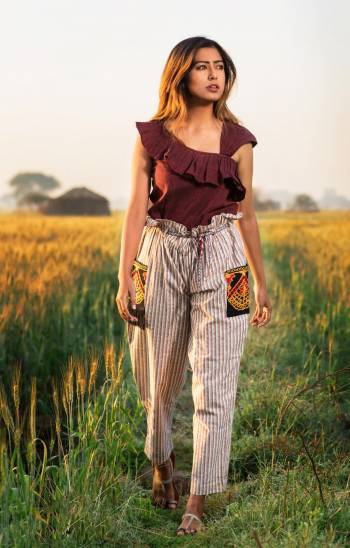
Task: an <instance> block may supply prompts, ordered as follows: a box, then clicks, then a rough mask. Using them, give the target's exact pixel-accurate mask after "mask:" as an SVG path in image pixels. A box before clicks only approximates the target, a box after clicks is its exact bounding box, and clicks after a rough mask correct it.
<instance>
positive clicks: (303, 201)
mask: <svg viewBox="0 0 350 548" xmlns="http://www.w3.org/2000/svg"><path fill="white" fill-rule="evenodd" d="M290 209H291V210H292V211H319V208H318V205H317V203H316V202H315V200H314V199H313V198H312V197H311V196H309V194H297V195H296V196H295V198H294V201H293V203H292V205H291V207H290Z"/></svg>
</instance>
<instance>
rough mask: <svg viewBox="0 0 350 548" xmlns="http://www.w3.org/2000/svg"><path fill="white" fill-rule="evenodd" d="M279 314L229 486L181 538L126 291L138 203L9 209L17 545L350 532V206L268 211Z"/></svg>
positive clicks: (236, 435) (5, 327)
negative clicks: (149, 416) (155, 459)
mask: <svg viewBox="0 0 350 548" xmlns="http://www.w3.org/2000/svg"><path fill="white" fill-rule="evenodd" d="M258 218H259V225H260V229H261V237H262V241H263V251H264V258H265V268H266V276H267V281H268V287H269V294H270V297H271V300H272V304H273V321H272V322H271V323H270V324H269V325H268V326H267V327H266V328H263V329H259V330H257V329H255V328H252V327H251V328H250V331H249V335H248V340H247V344H246V348H245V352H244V356H243V359H242V363H241V372H240V380H239V385H238V393H237V402H236V408H235V417H234V427H233V432H232V448H231V460H230V470H229V486H228V489H227V491H226V492H225V493H218V494H214V495H210V496H209V497H207V501H206V508H205V513H206V518H205V526H206V527H205V529H203V530H202V531H201V532H200V533H199V534H197V535H196V536H194V537H193V536H186V537H176V536H175V530H176V527H177V526H178V524H179V523H180V521H181V514H182V513H183V510H184V507H185V502H186V497H187V495H186V487H188V484H189V475H190V470H191V459H192V412H193V404H192V399H191V377H190V373H189V376H188V382H187V383H186V386H185V388H184V390H183V393H182V394H181V397H180V398H179V400H178V402H177V408H176V413H175V420H174V430H173V432H174V444H175V451H176V454H177V463H178V469H179V476H178V479H179V485H180V480H181V485H183V495H184V496H183V497H182V498H181V504H180V507H179V509H178V510H177V511H176V512H172V513H170V512H168V511H165V510H160V509H155V508H153V506H152V505H151V503H150V477H149V463H148V460H147V458H146V456H145V454H144V453H143V445H144V434H145V428H146V423H145V416H144V413H143V409H142V408H141V405H140V402H139V400H138V396H137V391H136V388H135V384H134V382H133V378H132V374H131V367H130V357H129V353H128V347H127V343H126V337H125V324H124V322H123V321H122V320H121V319H120V317H119V315H118V313H117V310H116V307H115V304H114V299H115V295H116V292H117V265H118V253H119V249H118V248H119V239H120V227H121V223H122V217H121V216H120V215H113V216H112V217H110V218H108V217H104V218H92V217H84V218H74V217H68V218H62V217H41V216H35V215H15V214H8V215H5V214H4V215H1V216H0V239H1V244H2V245H1V249H0V259H1V264H2V265H3V267H2V270H1V271H0V276H1V281H2V284H1V289H0V300H1V301H0V302H1V308H0V341H1V345H0V372H1V382H0V486H1V498H0V516H1V522H0V523H1V525H0V545H1V546H24V545H25V546H41V545H42V546H60V547H61V546H72V547H76V546H102V545H104V546H139V547H141V546H142V547H146V546H162V547H163V546H175V545H186V544H191V546H213V547H214V546H218V547H219V546H220V547H222V546H236V547H250V546H264V547H265V546H268V547H275V546H278V547H294V546H298V547H299V546H303V547H304V546H305V547H319V546H322V547H329V546H330V547H332V546H349V545H350V525H349V524H350V505H349V501H350V466H349V464H350V399H349V394H350V389H349V388H350V387H349V378H350V360H349V356H350V345H349V340H350V322H349V319H350V318H349V315H350V314H349V309H350V307H349V304H350V303H349V291H348V279H349V274H350V253H349V251H350V250H349V241H350V214H349V213H347V212H341V211H338V212H331V213H326V212H320V213H317V214H291V213H288V214H287V213H273V214H272V213H264V214H259V217H258Z"/></svg>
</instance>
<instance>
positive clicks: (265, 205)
mask: <svg viewBox="0 0 350 548" xmlns="http://www.w3.org/2000/svg"><path fill="white" fill-rule="evenodd" d="M253 205H254V209H255V210H256V211H269V210H271V209H281V204H280V202H277V201H276V200H271V199H269V198H268V199H266V200H264V199H263V198H262V191H261V190H260V188H254V190H253Z"/></svg>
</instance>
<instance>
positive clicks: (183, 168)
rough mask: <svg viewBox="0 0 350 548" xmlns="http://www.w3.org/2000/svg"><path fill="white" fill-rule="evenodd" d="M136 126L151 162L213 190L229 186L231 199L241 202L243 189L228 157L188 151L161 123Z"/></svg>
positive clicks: (212, 153) (234, 167)
mask: <svg viewBox="0 0 350 548" xmlns="http://www.w3.org/2000/svg"><path fill="white" fill-rule="evenodd" d="M136 126H137V129H138V130H139V132H140V135H141V141H142V143H143V145H144V147H145V148H146V150H147V152H148V153H149V155H150V156H151V157H152V158H154V159H156V160H165V161H166V162H167V164H168V166H169V167H170V169H171V170H172V171H174V172H175V173H177V174H179V175H182V176H184V177H187V178H189V179H192V180H194V181H196V182H198V183H206V184H211V185H214V186H218V185H220V184H222V183H224V182H228V183H231V184H232V185H233V187H234V188H235V190H236V192H235V193H234V197H233V199H234V200H237V201H240V200H243V198H244V197H245V193H246V189H245V187H244V186H243V185H242V183H241V181H240V179H239V177H238V175H237V162H236V161H235V160H233V159H232V158H231V157H230V156H228V155H227V154H222V153H220V154H219V153H215V152H203V151H199V150H195V149H192V148H189V147H187V146H186V145H184V144H183V143H181V141H179V140H177V139H176V138H173V137H172V136H171V135H169V134H168V133H167V132H166V130H165V129H163V127H162V122H161V121H160V120H152V121H148V122H136ZM225 130H226V128H225V129H224V131H225ZM224 136H225V134H224V133H223V137H224Z"/></svg>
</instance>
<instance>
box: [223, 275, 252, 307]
mask: <svg viewBox="0 0 350 548" xmlns="http://www.w3.org/2000/svg"><path fill="white" fill-rule="evenodd" d="M225 279H226V284H227V285H226V297H227V316H228V317H231V316H239V315H240V314H248V313H249V283H248V264H245V265H242V266H237V267H236V268H230V269H228V270H225Z"/></svg>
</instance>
